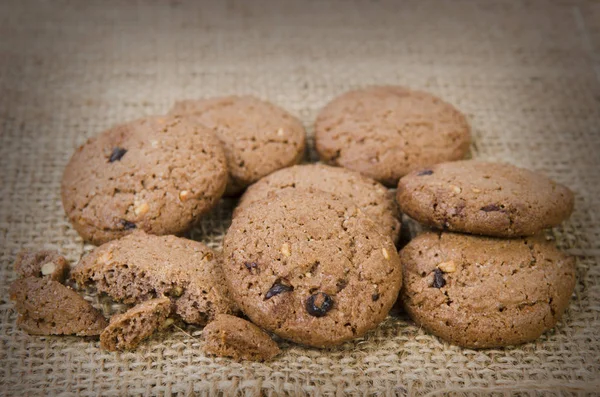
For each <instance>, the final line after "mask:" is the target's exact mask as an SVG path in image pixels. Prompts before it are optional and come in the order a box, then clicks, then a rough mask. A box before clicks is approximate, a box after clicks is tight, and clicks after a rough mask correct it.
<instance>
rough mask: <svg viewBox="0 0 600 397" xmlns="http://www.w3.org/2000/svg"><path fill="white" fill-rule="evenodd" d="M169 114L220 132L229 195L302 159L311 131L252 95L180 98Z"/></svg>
mask: <svg viewBox="0 0 600 397" xmlns="http://www.w3.org/2000/svg"><path fill="white" fill-rule="evenodd" d="M169 114H171V115H175V116H181V117H183V118H185V119H187V120H191V121H194V122H196V123H199V124H202V125H205V126H207V127H209V128H210V129H212V130H213V131H214V132H215V133H216V135H217V136H218V138H219V139H220V140H221V142H222V144H223V148H224V149H225V156H226V157H227V166H228V167H229V183H228V184H227V194H229V195H234V194H236V193H239V192H241V191H242V190H243V189H244V188H246V186H248V185H250V184H252V183H254V182H256V181H258V180H259V179H260V178H262V177H263V176H265V175H268V174H270V173H271V172H273V171H275V170H278V169H280V168H284V167H289V166H290V165H293V164H297V163H298V162H300V160H301V159H302V157H303V155H304V146H305V139H306V132H305V131H304V127H303V126H302V123H301V122H300V120H298V119H297V118H295V117H294V116H292V115H291V114H289V113H288V112H286V111H285V110H283V109H281V108H280V107H278V106H275V105H273V104H272V103H269V102H266V101H262V100H260V99H258V98H255V97H253V96H228V97H219V98H211V99H204V100H186V101H180V102H177V103H175V106H174V107H173V109H171V111H170V113H169Z"/></svg>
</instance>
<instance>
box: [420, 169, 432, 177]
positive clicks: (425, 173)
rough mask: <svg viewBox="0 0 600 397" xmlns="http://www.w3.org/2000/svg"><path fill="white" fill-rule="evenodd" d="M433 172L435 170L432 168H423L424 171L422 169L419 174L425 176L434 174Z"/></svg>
mask: <svg viewBox="0 0 600 397" xmlns="http://www.w3.org/2000/svg"><path fill="white" fill-rule="evenodd" d="M432 174H433V171H432V170H423V171H420V172H419V173H418V174H417V176H425V175H432Z"/></svg>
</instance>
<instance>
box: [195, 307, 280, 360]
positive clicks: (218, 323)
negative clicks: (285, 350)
mask: <svg viewBox="0 0 600 397" xmlns="http://www.w3.org/2000/svg"><path fill="white" fill-rule="evenodd" d="M202 336H203V337H204V345H203V346H202V348H203V350H204V352H205V353H207V354H214V355H216V356H223V357H231V358H233V359H234V360H238V361H239V360H251V361H266V360H270V359H272V358H273V357H275V356H276V355H278V354H279V353H280V352H281V351H280V350H279V346H277V343H275V342H274V341H273V339H271V337H270V336H269V335H268V334H267V333H266V332H264V331H263V330H261V329H260V328H258V327H257V326H256V325H254V324H252V323H251V322H249V321H246V320H244V319H241V318H239V317H234V316H230V315H227V314H219V315H217V317H216V318H215V320H214V321H212V322H210V323H209V324H208V325H207V326H206V327H205V328H204V330H203V331H202Z"/></svg>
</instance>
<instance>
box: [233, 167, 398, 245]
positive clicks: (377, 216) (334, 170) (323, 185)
mask: <svg viewBox="0 0 600 397" xmlns="http://www.w3.org/2000/svg"><path fill="white" fill-rule="evenodd" d="M298 189H303V190H321V191H324V192H328V193H333V194H336V195H338V196H340V197H345V198H347V199H350V200H352V201H353V202H354V203H355V204H356V205H357V206H358V207H359V208H360V209H361V210H363V211H364V213H365V214H367V215H368V216H369V217H370V218H371V219H372V220H373V221H374V222H375V223H376V224H377V225H379V226H381V232H382V233H384V234H387V235H389V236H390V237H391V238H392V240H393V241H394V243H395V242H397V241H398V236H399V234H400V221H399V217H400V214H399V212H398V206H397V205H396V202H395V200H394V195H393V193H391V192H390V191H389V190H387V189H386V188H385V187H384V186H382V185H381V184H379V183H378V182H376V181H374V180H373V179H370V178H367V177H365V176H362V175H361V174H359V173H358V172H354V171H350V170H348V169H345V168H340V167H330V166H328V165H323V164H304V165H296V166H293V167H289V168H284V169H282V170H279V171H276V172H274V173H272V174H271V175H268V176H266V177H264V178H262V179H261V180H260V181H258V182H256V183H255V184H254V185H252V186H250V187H249V188H248V190H246V192H245V193H244V195H243V196H242V198H241V199H240V201H239V204H238V207H237V209H236V212H235V213H234V216H236V214H237V213H238V212H239V211H241V210H243V208H245V207H247V206H249V205H251V204H252V203H254V202H255V201H258V200H262V199H264V198H267V197H270V196H271V195H273V194H278V193H280V192H286V191H290V190H291V191H294V190H298Z"/></svg>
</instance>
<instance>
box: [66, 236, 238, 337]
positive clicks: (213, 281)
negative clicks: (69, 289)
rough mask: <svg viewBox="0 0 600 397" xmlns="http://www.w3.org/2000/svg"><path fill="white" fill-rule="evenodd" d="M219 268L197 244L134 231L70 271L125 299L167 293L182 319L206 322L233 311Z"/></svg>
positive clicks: (134, 300) (131, 300) (136, 300)
mask: <svg viewBox="0 0 600 397" xmlns="http://www.w3.org/2000/svg"><path fill="white" fill-rule="evenodd" d="M221 266H222V265H221V261H220V258H218V257H217V256H216V254H215V253H214V252H213V251H212V250H211V249H210V248H208V247H207V246H206V245H204V244H202V243H199V242H197V241H192V240H187V239H184V238H179V237H175V236H153V235H149V234H146V233H144V232H141V231H136V232H134V233H132V234H130V235H127V236H125V237H123V238H121V239H119V240H114V241H111V242H109V243H106V244H104V245H102V246H100V247H98V248H96V249H95V250H93V251H92V252H91V253H89V254H88V255H86V256H84V257H83V258H82V259H81V261H80V262H79V263H78V264H77V266H75V268H74V269H73V270H72V272H71V275H72V277H73V279H74V280H75V281H77V283H78V284H79V285H87V284H94V285H95V286H96V288H97V290H98V291H99V292H105V293H107V294H108V295H109V296H111V297H112V298H113V299H115V300H117V301H122V302H124V303H139V302H143V301H145V300H147V299H151V298H154V297H158V296H162V295H167V296H169V297H170V298H171V300H172V301H173V304H174V309H173V311H174V313H175V314H177V315H178V316H180V317H181V319H182V320H183V321H185V322H187V323H191V324H198V325H205V324H206V323H207V322H208V321H210V320H211V319H212V318H214V316H215V315H216V314H218V313H226V314H228V313H236V311H237V309H236V307H235V305H234V303H233V302H232V301H231V299H230V297H229V293H228V291H227V288H226V287H225V280H224V276H223V271H222V269H221Z"/></svg>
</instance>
